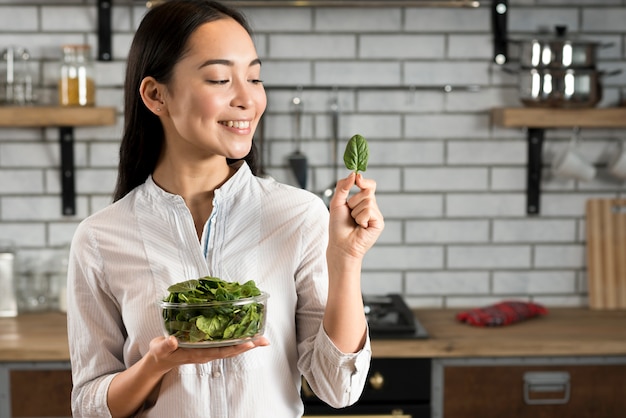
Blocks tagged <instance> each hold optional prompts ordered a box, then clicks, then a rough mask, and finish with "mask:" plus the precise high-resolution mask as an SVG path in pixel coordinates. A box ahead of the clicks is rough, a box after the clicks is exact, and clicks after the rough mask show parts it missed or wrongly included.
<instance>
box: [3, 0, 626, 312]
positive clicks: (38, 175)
mask: <svg viewBox="0 0 626 418" xmlns="http://www.w3.org/2000/svg"><path fill="white" fill-rule="evenodd" d="M489 3H490V2H488V1H487V2H484V5H483V6H482V7H480V8H478V9H448V8H441V9H439V8H405V9H403V8H392V7H390V8H379V9H370V8H366V9H355V8H319V9H312V8H306V7H303V8H248V9H245V10H244V11H245V12H246V14H247V15H248V17H249V18H250V20H251V23H252V27H253V28H254V30H255V32H256V34H255V41H256V43H257V46H258V51H259V54H260V56H261V58H262V60H263V62H264V65H263V71H264V74H263V79H264V80H265V84H266V86H267V91H268V102H269V106H268V111H267V113H266V117H265V124H264V126H265V127H264V133H265V141H266V142H265V146H266V148H265V149H264V150H263V152H264V158H265V161H266V162H267V164H268V168H269V172H270V174H272V175H273V176H274V177H276V178H277V179H279V180H282V181H286V182H292V183H293V182H294V179H293V177H292V176H291V174H290V172H289V170H287V168H286V162H285V156H286V155H287V154H288V153H290V152H291V151H292V150H293V143H292V138H293V135H294V131H293V117H292V115H290V114H289V109H290V106H289V103H290V100H291V98H292V96H293V95H294V94H296V92H297V87H298V86H302V87H303V88H304V91H303V92H302V96H303V99H304V103H305V105H304V109H305V115H304V119H303V130H302V135H303V138H304V144H303V149H304V151H305V152H306V153H307V154H308V155H309V157H310V163H311V169H310V184H309V187H310V189H311V190H312V191H314V192H319V191H320V190H321V189H323V188H325V187H326V186H327V185H328V184H329V183H330V182H331V181H332V175H333V174H332V173H333V171H332V167H331V165H330V160H329V157H330V149H331V147H330V139H331V137H332V132H331V129H330V126H331V125H330V116H329V115H330V113H329V103H330V102H331V100H332V99H333V97H335V96H336V97H338V99H339V105H340V111H341V119H340V137H341V140H342V142H343V141H344V140H346V139H347V138H348V137H350V136H351V135H353V134H354V133H357V132H358V133H361V134H362V135H364V136H365V137H366V138H368V140H369V142H370V148H371V159H370V167H369V169H368V171H367V172H366V174H367V175H368V176H370V177H373V178H375V179H376V181H377V184H378V195H379V203H380V207H381V209H382V211H383V213H384V214H385V217H386V224H387V227H386V230H385V231H384V233H383V235H382V236H381V238H380V240H379V242H378V243H377V244H376V246H375V247H374V248H373V249H372V250H371V252H370V253H369V254H368V256H367V258H366V260H365V263H364V269H363V290H364V292H365V293H386V292H394V293H402V294H404V295H405V296H406V298H407V300H408V301H409V303H410V304H411V305H412V306H420V307H424V306H447V307H463V306H476V305H482V304H487V303H493V302H497V301H499V300H501V299H504V298H519V299H524V300H535V301H538V302H540V303H545V304H547V305H550V306H584V305H586V303H587V287H586V278H585V242H584V240H585V230H584V227H585V223H584V203H585V200H586V199H588V198H590V197H616V196H617V197H621V196H623V194H624V183H623V182H619V181H616V180H615V179H612V178H611V177H610V176H608V175H607V173H606V170H605V164H606V162H607V160H608V158H609V156H610V153H611V152H612V151H611V150H612V149H613V148H614V146H615V143H616V142H617V141H618V140H620V139H624V138H626V132H624V130H608V129H599V130H586V131H583V143H582V144H581V151H582V152H583V153H584V155H585V156H586V157H587V158H588V159H589V160H590V161H593V162H594V163H595V164H597V166H598V171H599V175H598V178H597V179H595V180H594V181H592V182H589V183H577V182H574V181H564V180H559V179H556V178H554V177H552V176H551V175H550V170H549V164H550V161H551V158H553V156H554V154H555V153H556V152H558V150H559V149H560V148H561V147H563V146H565V144H566V143H567V142H568V140H569V137H570V136H571V131H569V130H553V131H547V132H546V145H545V149H546V152H545V155H544V163H545V164H546V168H545V170H544V173H545V174H544V179H543V181H542V189H543V190H544V192H543V195H542V199H541V215H540V216H538V217H530V216H527V215H526V209H525V200H526V198H525V187H526V186H525V184H526V170H525V163H526V155H527V150H526V141H525V132H524V130H522V129H504V128H498V127H493V126H491V124H490V117H489V111H490V109H491V108H493V107H498V106H517V105H519V102H518V100H517V90H516V83H517V80H516V78H515V76H514V75H510V74H506V73H504V72H502V71H501V69H499V68H498V67H497V66H495V65H493V64H492V63H491V55H492V45H491V43H492V34H491V32H490V25H491V18H490V9H489ZM144 13H145V8H144V7H143V6H142V5H141V4H137V2H135V3H134V4H132V2H118V3H114V7H113V39H112V40H113V57H114V60H113V61H112V62H97V63H96V70H97V85H98V92H97V102H98V104H99V105H102V106H115V107H117V108H118V109H119V112H120V113H119V115H120V117H119V118H118V122H117V124H116V125H115V126H108V127H92V128H79V129H76V131H75V133H76V146H75V160H76V169H77V181H76V188H77V192H78V197H77V211H78V214H77V215H76V216H72V217H64V216H62V215H61V199H60V196H59V194H60V179H59V170H58V164H59V147H58V143H57V135H58V132H57V131H56V129H54V128H50V129H43V130H39V129H12V128H11V129H9V128H6V129H0V179H1V180H0V239H12V240H14V241H15V242H16V244H17V245H18V246H19V247H20V250H21V251H22V252H23V253H24V254H26V255H28V256H31V257H38V255H40V254H43V253H46V252H49V251H50V250H51V249H55V248H62V247H63V246H64V245H66V244H67V243H68V242H69V241H70V240H71V237H72V234H73V232H74V229H75V228H76V225H77V224H78V222H80V220H81V219H83V218H84V217H86V216H88V215H89V214H90V213H93V212H95V211H96V210H98V209H100V208H102V207H105V206H106V205H107V204H109V202H110V201H111V193H112V190H113V187H114V184H115V176H116V165H117V158H118V155H117V153H118V147H119V140H120V136H121V132H122V124H123V122H122V120H121V111H122V96H123V94H122V89H121V86H122V84H123V80H124V69H125V63H124V59H125V57H126V54H127V51H128V48H129V46H130V43H131V40H132V36H133V31H134V29H135V28H136V27H137V25H138V24H139V22H140V20H141V17H142V16H143V14H144ZM68 16H72V18H71V19H68V18H67V17H68ZM624 21H626V1H624V0H511V1H510V10H509V29H510V31H511V36H514V37H521V36H526V35H529V34H532V33H535V32H537V31H539V30H551V29H552V28H553V27H554V26H555V25H557V24H565V25H567V26H568V28H569V30H570V32H573V33H576V34H578V35H581V36H584V37H586V38H588V39H594V40H598V41H600V42H603V43H611V45H610V46H607V47H605V48H602V50H601V51H600V55H599V60H600V65H601V66H602V68H603V69H606V70H611V69H625V68H624V66H625V63H626V26H624ZM96 27H97V13H96V7H95V1H94V0H55V1H44V0H41V1H36V0H33V1H29V2H28V3H26V2H22V1H19V0H0V49H2V48H3V47H5V46H8V45H23V46H26V47H28V48H29V49H30V51H31V54H32V57H33V62H32V67H31V70H32V72H33V74H34V76H35V77H36V79H37V81H38V86H37V87H38V93H39V98H40V100H41V101H42V102H53V101H54V100H55V99H56V96H55V94H56V93H55V80H56V69H57V61H58V59H59V57H60V45H62V44H64V43H70V42H71V43H76V42H87V43H89V44H91V45H92V47H93V48H94V50H95V48H96V45H97V36H96ZM0 72H2V68H1V67H0ZM604 84H605V91H604V93H605V94H604V99H603V101H602V102H601V104H600V105H601V106H609V105H613V104H615V102H616V100H617V98H618V92H619V89H620V88H621V87H624V85H626V72H623V73H622V74H620V75H617V76H612V77H607V78H606V79H605V83H604ZM277 86H281V88H280V89H278V88H277ZM320 86H336V87H338V90H337V91H332V90H327V89H325V88H321V87H320ZM445 86H452V87H453V90H452V91H451V92H446V91H445V90H444V89H443V88H444V87H445ZM466 88H469V89H466ZM340 172H343V170H340Z"/></svg>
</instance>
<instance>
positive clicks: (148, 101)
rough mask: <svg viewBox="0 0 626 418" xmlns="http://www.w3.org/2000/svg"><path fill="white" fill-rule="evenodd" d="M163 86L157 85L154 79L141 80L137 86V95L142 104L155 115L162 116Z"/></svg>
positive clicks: (163, 107)
mask: <svg viewBox="0 0 626 418" xmlns="http://www.w3.org/2000/svg"><path fill="white" fill-rule="evenodd" d="M163 89H164V86H163V84H161V83H159V82H158V81H156V80H155V79H154V77H146V78H144V79H143V80H141V85H140V86H139V94H140V95H141V100H143V104H145V105H146V107H147V108H148V109H150V111H151V112H152V113H154V114H155V115H157V116H159V115H161V114H163V111H164V110H165V103H164V102H163Z"/></svg>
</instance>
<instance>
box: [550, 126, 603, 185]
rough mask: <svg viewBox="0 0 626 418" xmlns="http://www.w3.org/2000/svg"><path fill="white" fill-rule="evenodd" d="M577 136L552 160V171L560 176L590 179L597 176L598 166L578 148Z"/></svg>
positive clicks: (583, 179)
mask: <svg viewBox="0 0 626 418" xmlns="http://www.w3.org/2000/svg"><path fill="white" fill-rule="evenodd" d="M576 142H577V136H575V137H574V138H572V141H571V142H570V144H569V146H568V147H567V148H565V149H564V150H563V151H562V152H561V153H560V154H558V155H557V156H556V158H555V159H554V161H553V162H552V172H553V173H554V174H555V175H556V176H558V177H565V178H571V179H576V180H582V181H589V180H591V179H593V178H594V177H595V176H596V168H595V167H594V166H593V164H589V163H588V162H587V161H585V159H584V158H583V157H582V156H581V155H580V154H579V153H578V151H577V150H576Z"/></svg>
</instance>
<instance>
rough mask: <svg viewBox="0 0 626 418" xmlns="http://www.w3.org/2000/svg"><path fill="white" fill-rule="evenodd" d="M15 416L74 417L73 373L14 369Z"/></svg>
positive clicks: (13, 412) (12, 407)
mask: <svg viewBox="0 0 626 418" xmlns="http://www.w3.org/2000/svg"><path fill="white" fill-rule="evenodd" d="M9 376H10V385H11V413H12V416H13V417H16V418H17V417H70V416H72V410H71V405H70V403H71V401H70V397H71V392H72V372H71V371H70V370H11V371H10V374H9Z"/></svg>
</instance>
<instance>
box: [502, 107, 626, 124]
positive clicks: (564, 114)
mask: <svg viewBox="0 0 626 418" xmlns="http://www.w3.org/2000/svg"><path fill="white" fill-rule="evenodd" d="M491 120H492V123H493V124H494V125H497V126H502V127H505V128H573V127H578V128H625V127H626V107H612V108H591V109H553V108H540V107H509V108H496V109H492V111H491Z"/></svg>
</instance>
